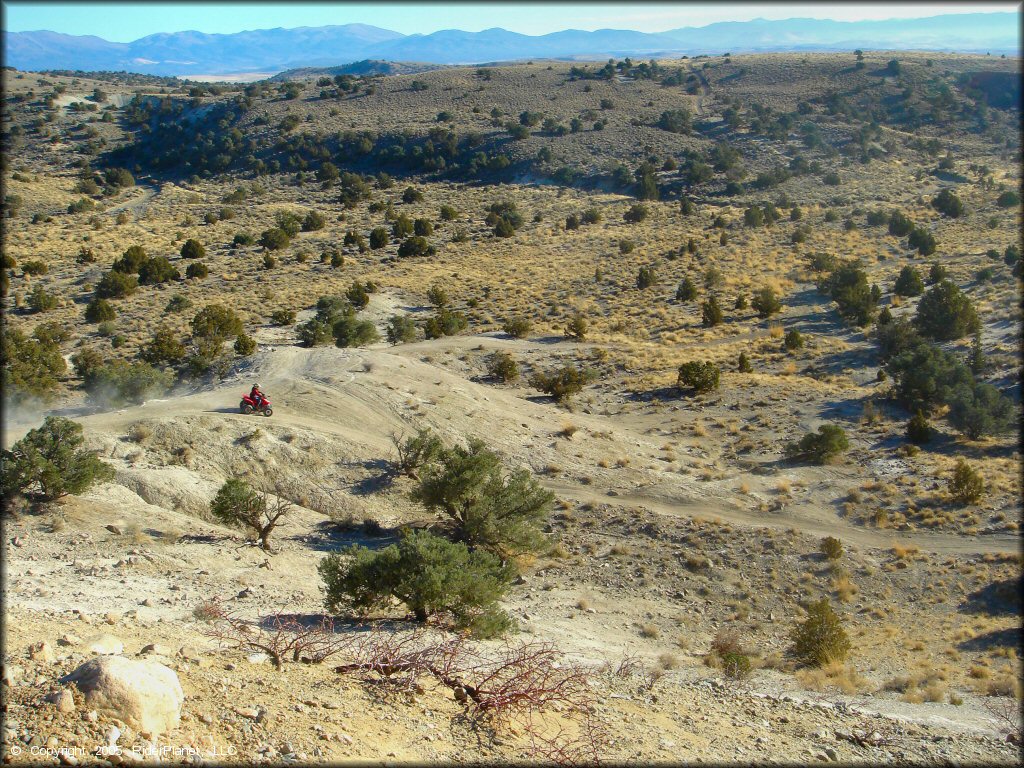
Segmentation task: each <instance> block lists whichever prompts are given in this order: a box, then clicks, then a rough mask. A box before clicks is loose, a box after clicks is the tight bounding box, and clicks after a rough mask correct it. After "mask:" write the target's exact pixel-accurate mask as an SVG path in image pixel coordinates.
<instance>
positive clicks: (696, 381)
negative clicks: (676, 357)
mask: <svg viewBox="0 0 1024 768" xmlns="http://www.w3.org/2000/svg"><path fill="white" fill-rule="evenodd" d="M721 375H722V372H721V369H719V367H718V366H717V365H716V364H715V363H712V362H703V363H701V362H696V361H690V362H687V363H683V364H682V365H680V366H679V373H678V374H677V376H676V386H677V387H678V388H679V389H683V388H684V387H688V388H690V389H692V390H694V392H697V393H701V392H711V391H712V390H715V389H718V383H719V380H720V379H721Z"/></svg>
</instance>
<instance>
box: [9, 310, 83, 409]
mask: <svg viewBox="0 0 1024 768" xmlns="http://www.w3.org/2000/svg"><path fill="white" fill-rule="evenodd" d="M0 364H2V366H3V380H2V383H3V387H2V389H3V394H4V397H7V398H10V399H11V400H12V401H14V402H20V401H22V400H25V399H28V398H29V397H37V398H40V399H42V400H44V401H47V400H49V399H50V397H51V396H52V395H53V393H54V391H55V390H56V389H57V385H58V383H59V379H60V377H61V376H63V375H64V372H65V371H66V370H67V363H65V362H64V357H63V356H62V355H61V353H60V344H59V343H57V342H56V341H55V340H54V339H47V338H40V335H38V334H33V335H32V336H28V337H27V336H25V335H24V334H23V333H22V332H21V331H19V330H18V329H17V328H12V327H11V326H10V325H8V324H5V327H4V329H3V335H2V336H0Z"/></svg>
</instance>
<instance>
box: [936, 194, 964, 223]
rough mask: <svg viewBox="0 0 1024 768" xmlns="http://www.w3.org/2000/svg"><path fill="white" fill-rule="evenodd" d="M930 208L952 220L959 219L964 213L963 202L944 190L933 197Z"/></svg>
mask: <svg viewBox="0 0 1024 768" xmlns="http://www.w3.org/2000/svg"><path fill="white" fill-rule="evenodd" d="M932 208H934V209H935V210H937V211H938V212H939V213H941V214H942V215H943V216H948V217H950V218H952V219H956V218H959V217H960V216H963V215H964V213H965V212H966V211H965V209H964V203H963V201H962V200H961V199H960V198H959V197H957V196H956V193H955V192H953V191H952V190H949V189H944V190H942V191H941V192H939V194H937V195H936V196H935V199H934V200H932Z"/></svg>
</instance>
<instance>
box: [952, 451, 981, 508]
mask: <svg viewBox="0 0 1024 768" xmlns="http://www.w3.org/2000/svg"><path fill="white" fill-rule="evenodd" d="M949 493H950V495H951V496H952V497H953V500H954V501H956V502H957V503H959V504H973V503H975V502H976V501H978V500H979V499H981V497H982V496H983V495H984V493H985V481H984V480H983V479H982V477H981V474H980V473H979V472H978V471H977V470H976V469H974V468H973V467H972V466H971V465H970V464H968V463H967V462H966V461H964V460H963V459H958V460H957V462H956V468H955V469H954V470H953V475H952V477H950V478H949Z"/></svg>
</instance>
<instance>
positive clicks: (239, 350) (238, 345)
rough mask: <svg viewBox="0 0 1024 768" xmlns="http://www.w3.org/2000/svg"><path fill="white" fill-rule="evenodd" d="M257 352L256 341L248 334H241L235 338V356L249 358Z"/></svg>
mask: <svg viewBox="0 0 1024 768" xmlns="http://www.w3.org/2000/svg"><path fill="white" fill-rule="evenodd" d="M255 351H256V340H255V339H254V338H253V337H252V336H249V335H248V334H246V333H240V334H238V336H236V337H235V354H236V355H241V356H242V357H248V356H249V355H251V354H252V353H253V352H255Z"/></svg>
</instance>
